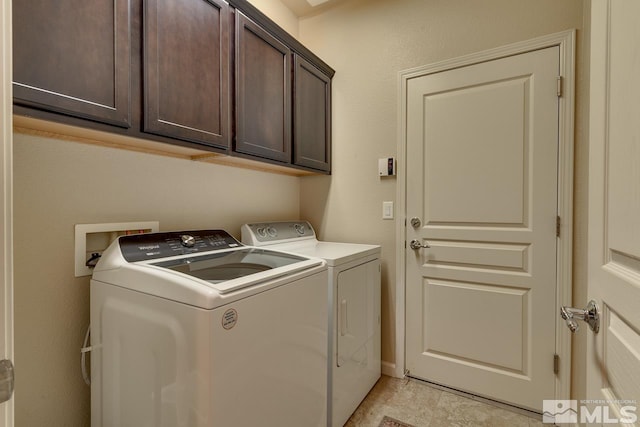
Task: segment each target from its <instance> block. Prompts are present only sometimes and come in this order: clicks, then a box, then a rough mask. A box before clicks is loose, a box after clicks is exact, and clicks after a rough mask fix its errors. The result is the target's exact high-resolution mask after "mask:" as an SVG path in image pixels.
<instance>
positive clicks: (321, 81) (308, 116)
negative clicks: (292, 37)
mask: <svg viewBox="0 0 640 427" xmlns="http://www.w3.org/2000/svg"><path fill="white" fill-rule="evenodd" d="M294 70H295V72H294V76H295V82H294V88H293V93H294V96H293V103H294V115H293V117H294V127H293V129H294V132H293V133H294V136H293V163H294V164H296V165H298V166H304V167H308V168H312V169H317V170H320V171H324V172H329V171H331V77H329V76H328V75H327V74H325V73H323V72H322V71H320V70H319V69H318V68H316V67H315V66H314V65H313V64H311V63H310V62H309V61H307V60H305V59H304V58H302V57H300V56H299V55H295V57H294Z"/></svg>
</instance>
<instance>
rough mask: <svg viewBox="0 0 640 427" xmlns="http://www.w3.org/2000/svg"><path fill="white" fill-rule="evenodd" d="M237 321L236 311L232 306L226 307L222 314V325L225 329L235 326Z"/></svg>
mask: <svg viewBox="0 0 640 427" xmlns="http://www.w3.org/2000/svg"><path fill="white" fill-rule="evenodd" d="M237 322H238V312H237V311H236V310H235V309H233V308H230V309H228V310H227V311H225V312H224V314H223V315H222V327H223V328H225V329H227V330H229V329H231V328H233V327H234V326H236V323H237Z"/></svg>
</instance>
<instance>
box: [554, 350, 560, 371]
mask: <svg viewBox="0 0 640 427" xmlns="http://www.w3.org/2000/svg"><path fill="white" fill-rule="evenodd" d="M558 372H560V356H558V355H557V354H554V355H553V373H554V374H556V375H557V374H558Z"/></svg>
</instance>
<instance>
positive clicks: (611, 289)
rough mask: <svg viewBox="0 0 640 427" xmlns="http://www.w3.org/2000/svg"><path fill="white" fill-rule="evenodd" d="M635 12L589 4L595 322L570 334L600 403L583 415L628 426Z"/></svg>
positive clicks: (637, 100)
mask: <svg viewBox="0 0 640 427" xmlns="http://www.w3.org/2000/svg"><path fill="white" fill-rule="evenodd" d="M639 14H640V3H638V2H635V1H602V2H594V3H592V12H591V16H592V21H591V26H592V41H591V49H592V50H591V90H590V92H591V95H590V110H591V111H590V119H589V121H590V131H589V135H590V143H589V162H590V163H589V249H588V253H589V267H588V269H589V278H588V296H589V299H593V300H595V301H596V302H597V303H598V305H599V306H600V308H601V310H602V320H601V321H602V324H601V327H600V332H598V333H597V334H595V335H594V334H593V332H591V331H590V330H589V328H588V327H581V330H579V331H578V332H577V334H579V335H578V337H577V338H578V339H585V337H586V339H587V369H586V377H587V395H586V396H585V397H586V399H588V400H601V401H603V402H604V404H602V405H601V407H600V408H598V407H594V406H591V407H590V408H588V409H589V411H591V412H590V413H591V414H594V413H596V414H597V413H600V414H603V413H604V411H605V410H607V411H608V413H609V414H610V418H615V419H618V420H619V421H620V422H625V423H628V424H632V425H640V423H639V422H638V416H639V415H640V414H639V413H638V409H637V406H638V401H640V400H639V399H640V332H639V331H640V311H639V310H638V307H640V261H639V260H640V221H639V218H640V197H638V194H640V179H639V177H640V149H639V146H640V145H639V141H640V123H639V122H638V120H637V118H638V117H639V116H640V83H639V82H638V79H637V76H638V75H639V74H640V60H639V57H638V49H640V42H639V40H640V28H638V25H637V19H636V17H637V16H638V15H639ZM581 326H582V325H581ZM585 326H586V325H585ZM633 399H635V402H634V403H631V404H630V405H629V403H625V402H629V401H630V400H633ZM625 406H627V410H626V411H625V409H624V408H625ZM580 409H581V411H582V408H580ZM625 412H626V413H625ZM580 416H581V417H582V416H584V415H583V413H581V414H580Z"/></svg>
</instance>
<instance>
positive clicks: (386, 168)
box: [378, 157, 396, 176]
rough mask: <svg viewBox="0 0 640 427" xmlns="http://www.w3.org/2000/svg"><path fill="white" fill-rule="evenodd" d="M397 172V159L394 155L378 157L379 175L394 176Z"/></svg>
mask: <svg viewBox="0 0 640 427" xmlns="http://www.w3.org/2000/svg"><path fill="white" fill-rule="evenodd" d="M395 174H396V159H395V158H394V157H385V158H383V159H378V175H379V176H392V175H395Z"/></svg>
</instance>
